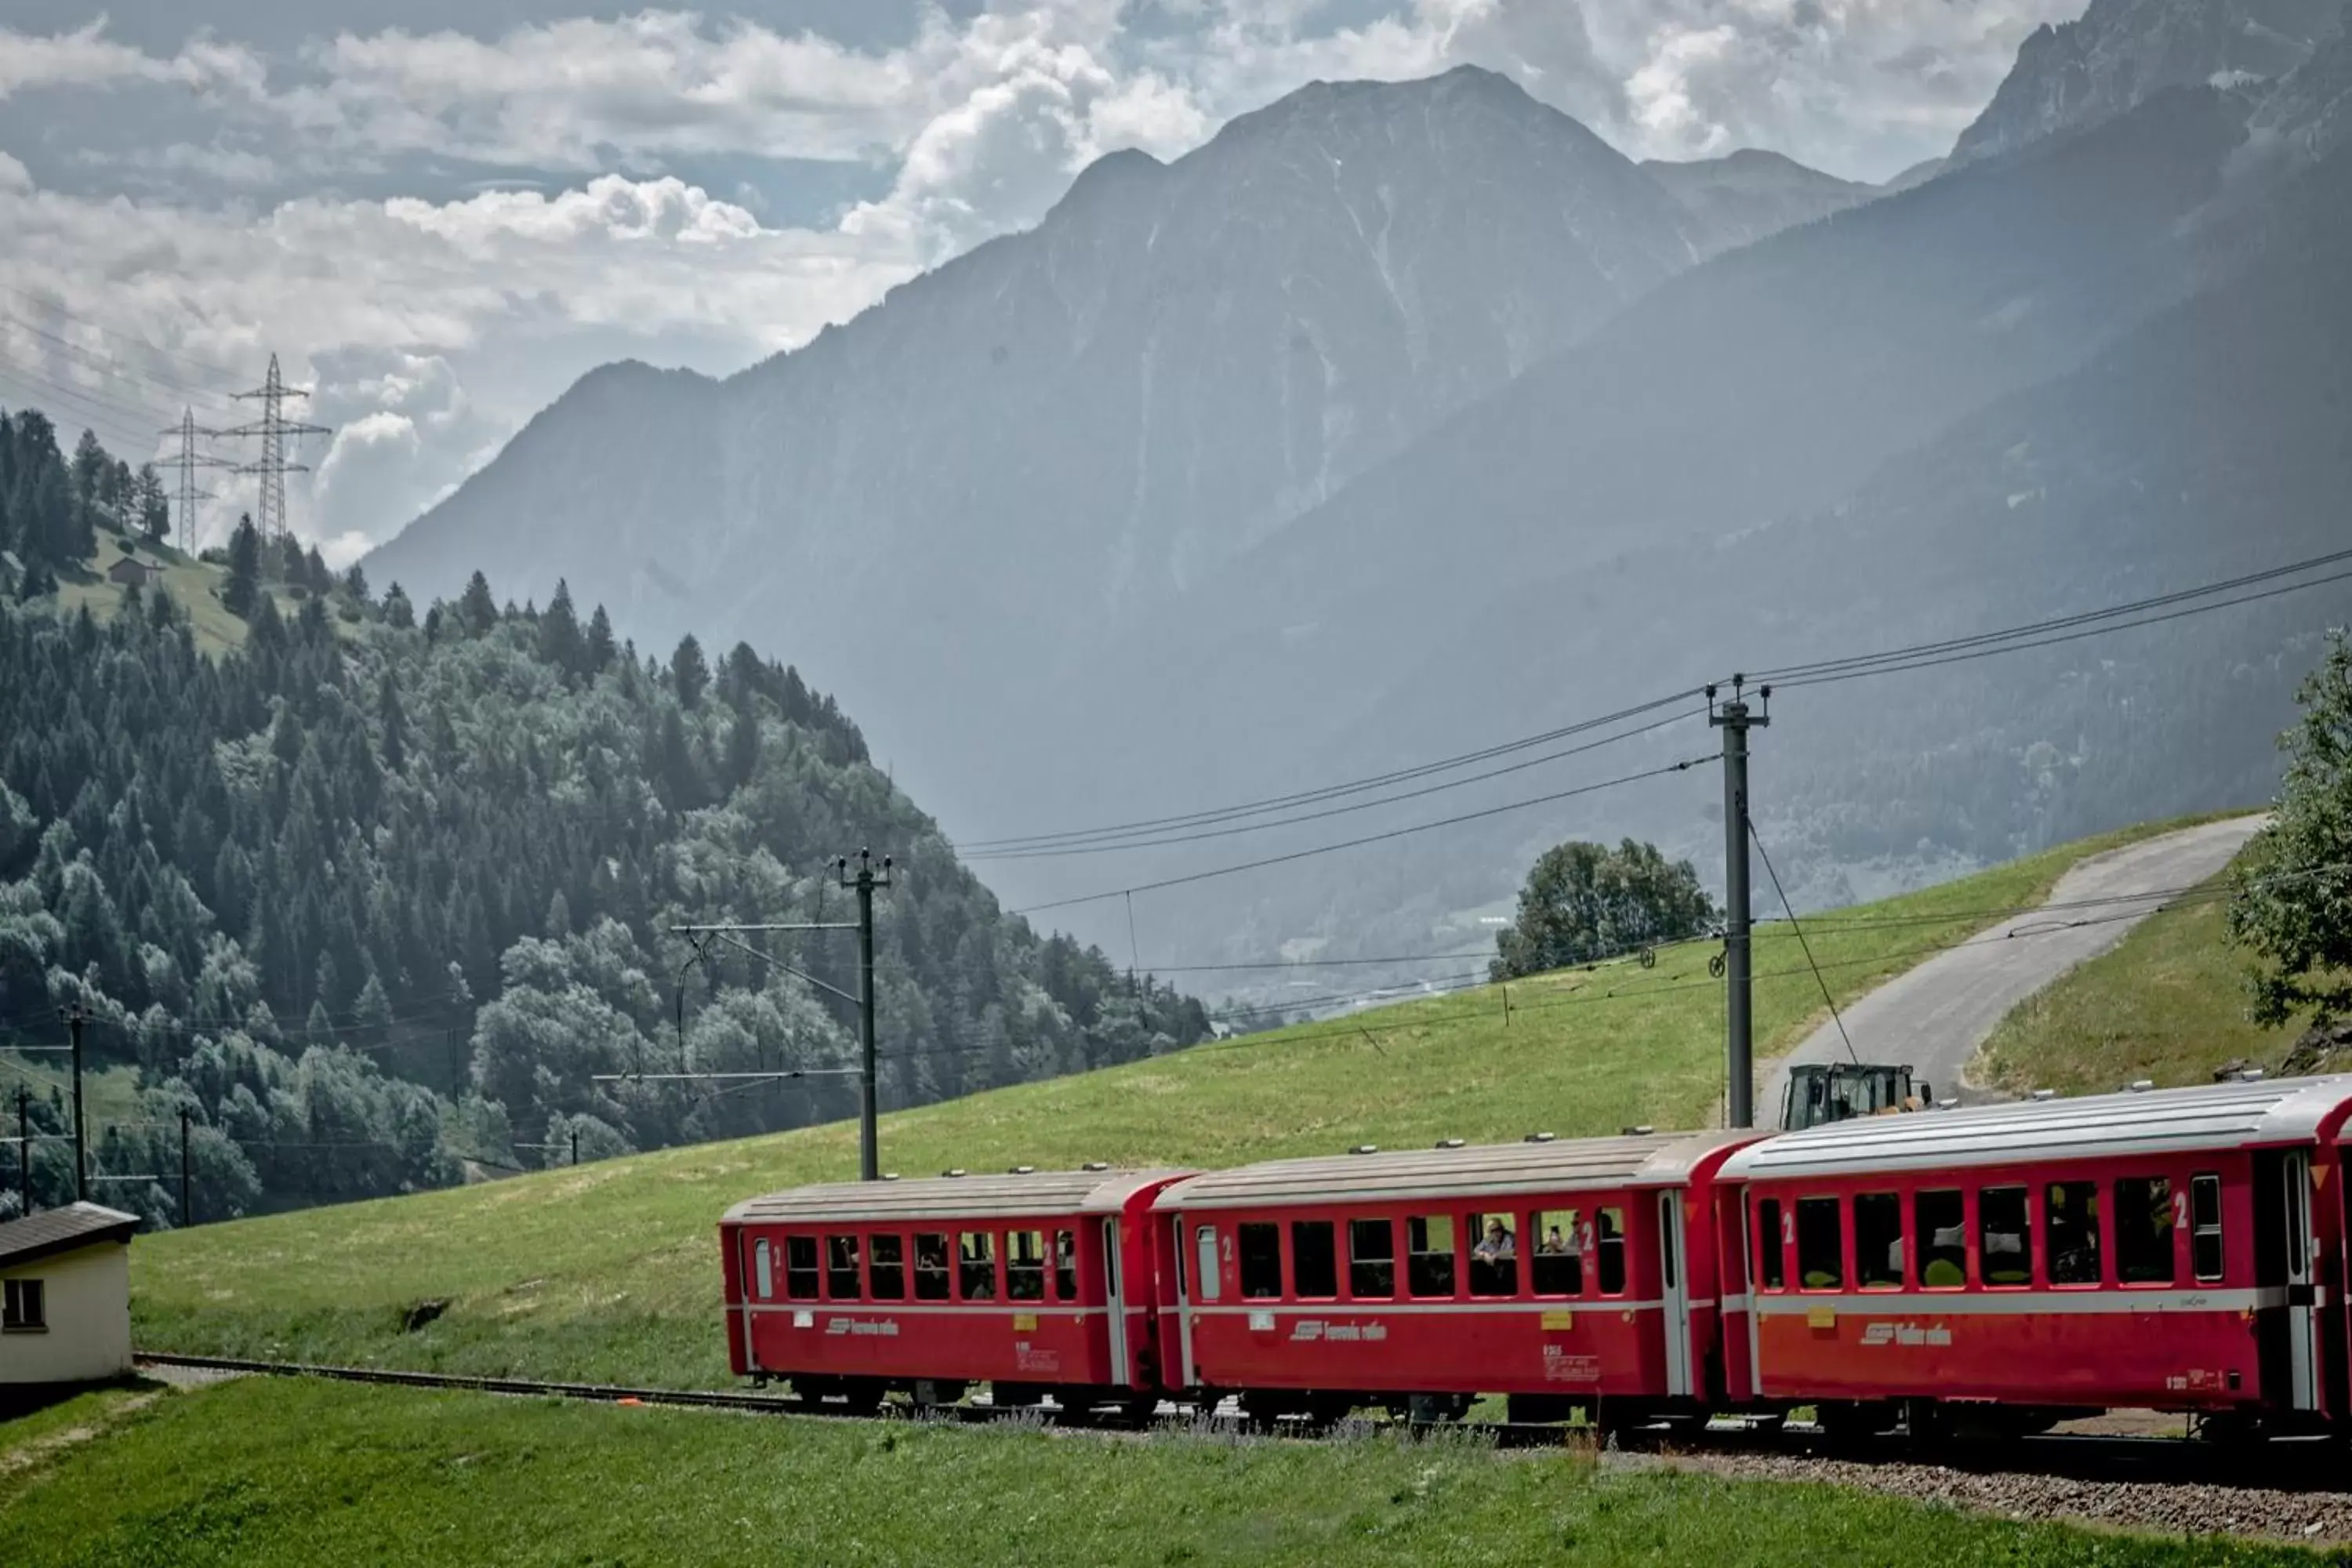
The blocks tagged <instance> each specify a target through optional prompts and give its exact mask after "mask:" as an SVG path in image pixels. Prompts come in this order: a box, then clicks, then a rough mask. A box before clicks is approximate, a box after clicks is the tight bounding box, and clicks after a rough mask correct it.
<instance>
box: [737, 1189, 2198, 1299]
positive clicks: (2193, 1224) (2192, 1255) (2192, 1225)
mask: <svg viewBox="0 0 2352 1568" xmlns="http://www.w3.org/2000/svg"><path fill="white" fill-rule="evenodd" d="M2189 1261H2190V1263H2191V1264H2192V1265H2193V1266H2194V1267H2195V1268H2196V1270H2197V1278H2198V1279H2204V1280H2212V1279H2220V1278H2221V1274H2222V1268H2221V1264H2222V1251H2221V1177H2219V1176H2217V1175H2214V1174H2212V1173H2210V1172H2205V1173H2200V1174H2198V1175H2194V1176H2191V1177H2189ZM762 1294H765V1292H764V1291H763V1292H762Z"/></svg>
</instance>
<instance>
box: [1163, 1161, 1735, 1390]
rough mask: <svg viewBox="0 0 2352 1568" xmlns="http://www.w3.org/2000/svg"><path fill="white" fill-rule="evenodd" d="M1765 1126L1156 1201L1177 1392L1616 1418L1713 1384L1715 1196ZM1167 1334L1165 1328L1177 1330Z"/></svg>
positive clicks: (1299, 1165)
mask: <svg viewBox="0 0 2352 1568" xmlns="http://www.w3.org/2000/svg"><path fill="white" fill-rule="evenodd" d="M1759 1136H1761V1134H1759V1133H1755V1132H1730V1133H1701V1134H1689V1135H1665V1136H1650V1135H1643V1136H1630V1137H1623V1138H1593V1139H1582V1140H1576V1141H1568V1140H1561V1141H1556V1142H1555V1141H1549V1140H1545V1141H1532V1140H1531V1141H1529V1142H1524V1143H1517V1144H1505V1145H1500V1146H1486V1147H1476V1148H1467V1147H1459V1146H1455V1147H1441V1148H1438V1149H1436V1150H1433V1151H1429V1152H1406V1153H1387V1154H1381V1153H1358V1154H1350V1155H1342V1156H1339V1157H1338V1158H1333V1159H1309V1160H1281V1161H1274V1162H1270V1163H1264V1164H1256V1165H1246V1166H1244V1167H1242V1168H1241V1169H1239V1170H1234V1171H1223V1172H1218V1173H1211V1174H1207V1175H1200V1176H1194V1177H1192V1178H1191V1179H1189V1180H1186V1181H1183V1182H1180V1183H1177V1184H1173V1185H1171V1186H1170V1187H1168V1188H1167V1189H1166V1190H1164V1191H1162V1192H1161V1193H1160V1195H1159V1197H1158V1199H1157V1200H1156V1202H1155V1203H1154V1205H1153V1207H1154V1209H1155V1211H1156V1213H1157V1215H1159V1216H1160V1218H1161V1219H1162V1220H1164V1221H1166V1222H1168V1223H1167V1224H1166V1225H1165V1226H1163V1228H1162V1230H1161V1232H1160V1237H1159V1247H1160V1291H1161V1305H1162V1308H1163V1317H1162V1331H1161V1332H1162V1340H1163V1350H1164V1351H1165V1352H1166V1353H1168V1354H1169V1355H1170V1356H1171V1358H1172V1364H1171V1366H1170V1368H1169V1375H1170V1379H1171V1384H1174V1385H1175V1386H1178V1387H1180V1388H1182V1389H1185V1390H1189V1391H1192V1392H1193V1393H1194V1394H1195V1396H1196V1397H1197V1398H1200V1399H1204V1400H1205V1399H1213V1398H1214V1397H1216V1396H1218V1395H1220V1394H1224V1393H1228V1392H1233V1393H1238V1394H1241V1396H1242V1399H1243V1403H1244V1406H1245V1407H1246V1408H1248V1409H1249V1410H1250V1411H1251V1412H1252V1414H1254V1415H1260V1416H1266V1415H1277V1414H1282V1413H1286V1412H1305V1413H1307V1414H1310V1415H1320V1416H1325V1417H1328V1416H1331V1415H1338V1414H1342V1413H1344V1412H1345V1411H1346V1410H1347V1409H1349V1408H1351V1407H1353V1406H1354V1405H1360V1404H1376V1403H1385V1404H1397V1405H1402V1404H1404V1403H1406V1402H1408V1401H1412V1400H1415V1399H1418V1400H1420V1401H1421V1402H1422V1404H1423V1408H1424V1410H1426V1409H1429V1408H1431V1407H1432V1406H1434V1407H1435V1408H1437V1409H1439V1410H1443V1409H1445V1408H1447V1407H1449V1406H1450V1407H1451V1408H1452V1409H1454V1410H1455V1411H1457V1412H1458V1411H1459V1410H1460V1409H1461V1408H1464V1407H1466V1405H1467V1404H1468V1402H1469V1399H1470V1398H1471V1397H1472V1396H1474V1395H1475V1394H1507V1395H1509V1396H1510V1403H1511V1405H1512V1409H1513V1412H1514V1414H1515V1416H1517V1418H1521V1419H1538V1420H1539V1419H1548V1418H1556V1417H1559V1416H1564V1415H1568V1414H1570V1412H1571V1411H1574V1410H1577V1409H1583V1410H1586V1411H1591V1412H1594V1413H1596V1414H1597V1413H1599V1407H1600V1405H1601V1402H1603V1401H1605V1402H1607V1409H1608V1412H1609V1414H1610V1415H1611V1416H1612V1418H1613V1417H1614V1416H1616V1415H1633V1414H1635V1413H1637V1412H1641V1411H1653V1410H1673V1409H1686V1410H1693V1411H1696V1410H1697V1409H1700V1408H1702V1407H1704V1406H1705V1405H1707V1404H1709V1403H1710V1402H1711V1401H1712V1399H1713V1397H1714V1396H1715V1394H1717V1392H1718V1391H1719V1389H1720V1382H1721V1366H1720V1360H1719V1357H1718V1356H1717V1353H1716V1347H1717V1342H1718V1339H1719V1335H1718V1333H1717V1310H1716V1295H1717V1290H1716V1265H1717V1257H1718V1252H1717V1247H1716V1246H1715V1245H1714V1241H1713V1229H1714V1217H1713V1216H1714V1209H1713V1206H1712V1205H1711V1204H1710V1203H1709V1202H1708V1201H1707V1194H1708V1186H1709V1183H1710V1181H1711V1179H1712V1178H1713V1176H1714V1174H1715V1173H1716V1170H1717V1167H1718V1166H1720V1165H1721V1164H1722V1163H1723V1161H1724V1159H1725V1158H1726V1157H1727V1155H1729V1154H1730V1153H1731V1152H1733V1151H1734V1150H1735V1149H1737V1148H1738V1147H1740V1146H1741V1145H1742V1144H1744V1143H1747V1142H1752V1141H1753V1140H1754V1139H1756V1138H1758V1137H1759ZM1171 1321H1172V1324H1173V1330H1172V1332H1171V1330H1170V1328H1169V1326H1168V1325H1169V1324H1170V1323H1171Z"/></svg>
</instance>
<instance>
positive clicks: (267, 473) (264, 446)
mask: <svg viewBox="0 0 2352 1568" xmlns="http://www.w3.org/2000/svg"><path fill="white" fill-rule="evenodd" d="M236 396H237V397H238V398H240V399H247V398H259V399H260V400H261V417H260V418H258V419H257V420H255V421H254V422H253V423H251V424H249V425H239V426H236V428H234V429H230V430H224V431H222V432H221V434H222V435H224V436H237V437H247V436H258V437H261V458H260V460H259V461H257V462H252V463H245V464H241V465H239V466H238V468H237V470H236V471H237V472H238V473H240V474H254V475H257V476H258V477H259V478H260V480H261V504H260V505H259V506H258V507H257V509H256V510H257V513H258V516H257V521H258V523H259V524H260V528H261V540H262V542H263V543H265V544H275V543H277V542H278V539H279V538H280V536H282V535H283V534H284V533H285V532H286V531H287V524H286V476H287V475H289V474H307V473H309V472H310V466H309V465H308V464H306V463H289V462H288V461H287V460H286V437H289V436H293V437H303V436H324V435H327V434H329V433H330V432H329V430H328V428H327V426H324V425H305V424H303V423H301V422H300V421H299V420H296V419H289V418H287V417H286V400H287V399H288V398H289V397H308V396H310V393H308V392H306V391H304V390H303V389H302V388H300V387H299V386H289V385H287V384H286V381H285V378H284V377H283V376H281V375H279V374H278V356H277V355H276V354H271V355H270V356H269V375H268V379H266V380H265V381H263V382H262V384H260V385H259V386H257V387H255V388H254V389H253V390H252V391H250V392H240V393H237V394H236Z"/></svg>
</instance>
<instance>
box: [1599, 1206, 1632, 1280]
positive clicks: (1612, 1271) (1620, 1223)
mask: <svg viewBox="0 0 2352 1568" xmlns="http://www.w3.org/2000/svg"><path fill="white" fill-rule="evenodd" d="M1600 1220H1601V1229H1600V1237H1599V1245H1598V1248H1597V1250H1598V1251H1599V1252H1600V1255H1601V1258H1600V1261H1601V1294H1602V1295H1604V1296H1622V1295H1623V1294H1624V1293H1625V1211H1624V1210H1623V1209H1620V1208H1606V1209H1602V1210H1601V1211H1600Z"/></svg>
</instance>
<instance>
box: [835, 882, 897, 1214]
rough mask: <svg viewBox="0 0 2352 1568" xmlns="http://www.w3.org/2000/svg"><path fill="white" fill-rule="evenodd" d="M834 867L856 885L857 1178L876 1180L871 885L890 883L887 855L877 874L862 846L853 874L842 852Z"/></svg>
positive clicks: (849, 885) (878, 1147)
mask: <svg viewBox="0 0 2352 1568" xmlns="http://www.w3.org/2000/svg"><path fill="white" fill-rule="evenodd" d="M834 869H835V872H836V873H838V875H839V876H840V878H841V885H842V886H843V887H845V888H855V889H857V1033H858V1043H859V1045H860V1047H862V1049H863V1056H862V1057H861V1058H860V1066H859V1071H858V1075H857V1081H858V1086H859V1088H860V1089H861V1091H862V1093H861V1096H860V1099H861V1103H860V1105H859V1106H858V1110H857V1179H858V1180H859V1181H861V1182H878V1181H880V1180H881V1179H882V1152H881V1143H880V1134H879V1131H878V1130H877V1127H876V1125H875V1101H876V1100H877V1094H876V1092H875V1083H874V889H877V888H887V887H888V886H889V885H890V857H888V856H887V855H885V856H883V857H882V870H881V872H880V874H879V875H877V874H876V872H875V869H874V858H873V856H872V855H871V854H869V853H868V852H866V850H863V849H860V850H859V851H858V852H857V871H856V875H854V876H853V875H852V874H851V873H850V869H849V859H848V857H846V856H844V857H843V858H841V859H839V860H836V861H835V862H834Z"/></svg>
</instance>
